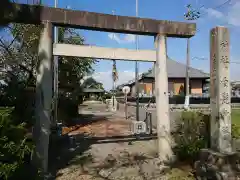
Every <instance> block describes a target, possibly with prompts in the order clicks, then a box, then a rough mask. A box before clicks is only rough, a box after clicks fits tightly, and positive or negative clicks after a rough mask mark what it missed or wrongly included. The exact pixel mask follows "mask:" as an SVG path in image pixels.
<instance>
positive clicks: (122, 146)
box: [54, 115, 194, 180]
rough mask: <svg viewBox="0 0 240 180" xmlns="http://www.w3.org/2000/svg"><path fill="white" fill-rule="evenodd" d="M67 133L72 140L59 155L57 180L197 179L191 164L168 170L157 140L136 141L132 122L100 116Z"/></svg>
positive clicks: (68, 129)
mask: <svg viewBox="0 0 240 180" xmlns="http://www.w3.org/2000/svg"><path fill="white" fill-rule="evenodd" d="M63 133H64V137H66V138H68V139H70V140H69V142H68V143H65V145H62V146H61V148H60V146H59V148H58V149H57V150H56V153H55V155H56V156H57V158H56V159H55V160H54V164H55V170H56V172H55V173H56V179H57V180H104V179H109V180H125V179H129V180H130V179H131V180H135V179H136V180H155V179H156V180H160V179H162V180H163V179H164V180H165V179H166V180H167V179H169V180H170V179H176V180H181V179H186V180H187V179H194V178H193V174H192V169H191V167H190V166H188V165H184V166H183V165H181V166H179V167H177V166H176V167H173V168H172V169H170V170H169V168H166V169H164V168H165V167H164V166H162V165H161V164H159V161H158V158H157V149H156V147H157V146H156V141H155V140H154V139H152V140H149V139H148V140H142V141H134V140H133V137H132V135H131V122H130V121H129V120H125V119H124V118H122V117H116V116H114V115H111V116H109V117H107V118H106V117H104V118H103V117H99V118H98V119H96V120H95V121H91V123H86V124H84V125H76V126H74V127H70V128H64V130H63ZM114 136H115V137H114ZM119 136H125V137H124V138H123V137H119ZM57 152H58V153H57ZM162 169H164V170H162Z"/></svg>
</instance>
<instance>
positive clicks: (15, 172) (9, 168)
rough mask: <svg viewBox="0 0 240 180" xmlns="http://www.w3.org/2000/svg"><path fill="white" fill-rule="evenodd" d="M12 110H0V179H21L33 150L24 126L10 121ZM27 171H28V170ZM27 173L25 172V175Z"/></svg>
mask: <svg viewBox="0 0 240 180" xmlns="http://www.w3.org/2000/svg"><path fill="white" fill-rule="evenodd" d="M12 110H13V109H12V108H0V179H5V180H7V179H23V178H26V176H25V177H23V176H24V170H26V169H28V168H27V166H29V165H30V157H31V153H32V150H33V143H32V141H28V138H27V131H26V128H25V124H24V123H22V124H15V123H14V122H13V121H12V117H11V112H12ZM28 171H29V169H28ZM26 174H27V171H25V175H26Z"/></svg>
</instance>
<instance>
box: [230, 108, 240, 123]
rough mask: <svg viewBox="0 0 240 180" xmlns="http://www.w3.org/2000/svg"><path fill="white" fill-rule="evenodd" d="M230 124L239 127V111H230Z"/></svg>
mask: <svg viewBox="0 0 240 180" xmlns="http://www.w3.org/2000/svg"><path fill="white" fill-rule="evenodd" d="M232 123H233V124H237V125H240V109H232Z"/></svg>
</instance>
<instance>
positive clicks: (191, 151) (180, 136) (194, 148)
mask: <svg viewBox="0 0 240 180" xmlns="http://www.w3.org/2000/svg"><path fill="white" fill-rule="evenodd" d="M232 137H233V138H240V126H239V125H237V124H232ZM173 138H174V140H175V143H176V146H175V148H174V151H175V153H176V155H177V156H178V158H179V160H190V161H194V160H195V158H197V156H198V153H199V151H200V149H202V148H209V146H210V115H209V114H208V115H206V114H202V113H201V112H194V111H185V112H183V113H182V114H181V117H180V122H179V123H178V125H177V128H176V130H175V131H174V132H173Z"/></svg>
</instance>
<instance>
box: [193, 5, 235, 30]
mask: <svg viewBox="0 0 240 180" xmlns="http://www.w3.org/2000/svg"><path fill="white" fill-rule="evenodd" d="M232 1H233V0H226V1H225V2H223V3H221V4H219V5H217V6H215V7H208V8H207V9H210V8H211V9H213V10H217V9H219V8H222V7H223V6H225V5H228V4H230V3H231V2H232ZM203 7H204V5H202V6H201V7H200V8H198V9H197V10H194V12H199V11H200V10H201V9H202V8H203ZM207 14H208V12H205V13H204V14H201V13H200V17H199V18H198V19H197V20H199V19H201V18H203V16H205V15H207ZM199 31H200V29H196V32H199Z"/></svg>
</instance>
